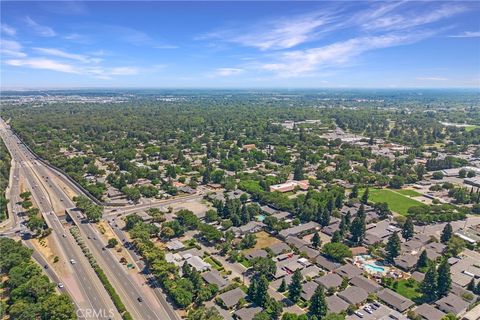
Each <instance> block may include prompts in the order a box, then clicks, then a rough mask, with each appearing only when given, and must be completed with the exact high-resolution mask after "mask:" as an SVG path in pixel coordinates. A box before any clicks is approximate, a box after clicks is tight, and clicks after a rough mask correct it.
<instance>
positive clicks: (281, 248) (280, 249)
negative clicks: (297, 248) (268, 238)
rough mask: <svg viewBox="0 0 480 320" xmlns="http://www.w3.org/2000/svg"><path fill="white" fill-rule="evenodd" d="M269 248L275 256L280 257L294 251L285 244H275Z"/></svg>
mask: <svg viewBox="0 0 480 320" xmlns="http://www.w3.org/2000/svg"><path fill="white" fill-rule="evenodd" d="M268 248H269V249H270V251H272V253H273V255H274V256H278V255H279V254H281V253H285V252H290V251H292V249H290V246H289V245H288V244H286V243H285V242H277V243H274V244H272V245H271V246H270V247H268Z"/></svg>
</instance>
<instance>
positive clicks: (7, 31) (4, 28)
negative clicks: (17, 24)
mask: <svg viewBox="0 0 480 320" xmlns="http://www.w3.org/2000/svg"><path fill="white" fill-rule="evenodd" d="M0 28H1V30H2V33H4V34H6V35H7V36H11V37H13V36H14V35H16V34H17V30H15V28H13V27H11V26H9V25H8V24H6V23H2V24H1V26H0Z"/></svg>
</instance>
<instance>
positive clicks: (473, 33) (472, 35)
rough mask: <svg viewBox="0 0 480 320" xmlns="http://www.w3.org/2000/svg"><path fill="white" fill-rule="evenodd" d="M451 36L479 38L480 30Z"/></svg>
mask: <svg viewBox="0 0 480 320" xmlns="http://www.w3.org/2000/svg"><path fill="white" fill-rule="evenodd" d="M449 37H450V38H478V37H480V31H464V32H462V33H460V34H455V35H451V36H449Z"/></svg>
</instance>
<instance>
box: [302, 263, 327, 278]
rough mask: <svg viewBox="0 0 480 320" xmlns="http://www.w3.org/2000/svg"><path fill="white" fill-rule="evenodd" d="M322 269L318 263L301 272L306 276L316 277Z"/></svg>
mask: <svg viewBox="0 0 480 320" xmlns="http://www.w3.org/2000/svg"><path fill="white" fill-rule="evenodd" d="M321 271H322V270H320V268H319V267H317V266H316V265H311V266H308V267H307V268H305V269H303V270H301V271H300V273H301V274H302V276H303V277H304V278H315V277H318V275H319V273H320V272H321Z"/></svg>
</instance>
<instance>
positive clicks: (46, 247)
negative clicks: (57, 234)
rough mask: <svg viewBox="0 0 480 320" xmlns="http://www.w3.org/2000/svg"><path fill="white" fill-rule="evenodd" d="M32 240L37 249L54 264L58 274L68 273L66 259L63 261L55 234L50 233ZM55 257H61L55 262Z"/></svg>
mask: <svg viewBox="0 0 480 320" xmlns="http://www.w3.org/2000/svg"><path fill="white" fill-rule="evenodd" d="M31 242H32V244H33V246H34V247H35V248H36V249H37V251H38V252H39V253H40V254H41V255H42V256H43V257H44V258H45V259H46V260H47V261H48V262H49V263H50V264H51V265H52V266H53V268H54V269H55V271H56V272H57V273H58V274H60V275H61V274H66V272H67V269H66V266H65V261H62V259H61V258H60V256H61V255H60V250H59V248H58V246H57V244H56V243H55V240H54V237H53V235H49V236H48V237H45V238H42V239H32V241H31ZM55 257H58V258H59V260H58V261H57V262H54V261H55Z"/></svg>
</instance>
